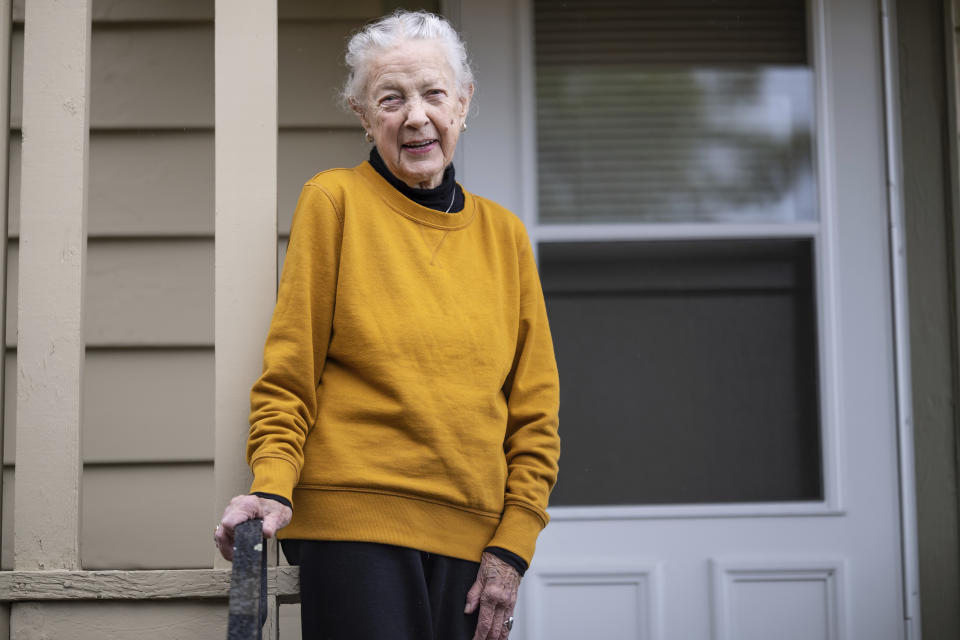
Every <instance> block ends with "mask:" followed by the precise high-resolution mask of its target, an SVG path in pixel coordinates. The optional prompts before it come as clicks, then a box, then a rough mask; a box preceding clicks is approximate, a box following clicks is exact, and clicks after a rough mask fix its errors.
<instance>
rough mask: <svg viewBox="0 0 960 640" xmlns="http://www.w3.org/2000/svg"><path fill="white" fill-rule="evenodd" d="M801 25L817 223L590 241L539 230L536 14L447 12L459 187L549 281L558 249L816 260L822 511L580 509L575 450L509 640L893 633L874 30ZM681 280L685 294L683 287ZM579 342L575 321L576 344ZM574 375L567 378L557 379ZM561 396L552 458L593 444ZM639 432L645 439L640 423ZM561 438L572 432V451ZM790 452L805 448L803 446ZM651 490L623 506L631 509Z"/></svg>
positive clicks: (889, 407) (631, 333)
mask: <svg viewBox="0 0 960 640" xmlns="http://www.w3.org/2000/svg"><path fill="white" fill-rule="evenodd" d="M641 4H642V3H639V2H638V3H633V4H631V6H634V5H638V6H639V5H641ZM807 12H808V24H809V25H810V26H809V29H808V32H809V41H810V43H811V44H810V51H811V58H812V60H813V68H814V69H815V70H816V73H815V76H814V78H813V80H812V82H813V84H814V103H815V106H816V109H815V122H816V128H815V138H814V144H813V152H812V162H813V167H814V169H813V171H814V174H815V183H816V192H815V195H814V196H813V197H814V198H815V207H816V215H806V214H804V215H803V216H801V217H803V218H804V219H805V220H808V221H809V222H808V223H807V225H806V226H794V227H789V221H787V226H786V227H784V226H780V227H777V228H773V227H772V226H769V225H768V226H764V225H762V224H747V225H742V226H739V227H733V226H729V225H728V226H726V227H723V224H714V225H713V226H711V224H707V223H702V224H693V225H691V224H690V222H689V221H687V222H684V223H678V224H672V223H670V222H664V221H663V220H658V221H657V223H656V224H653V225H644V224H633V223H631V224H624V223H622V221H621V223H618V224H615V225H613V226H607V227H604V226H603V225H602V224H599V225H597V224H590V223H587V224H584V223H582V221H578V223H577V224H579V225H580V227H579V228H578V229H574V228H572V227H573V226H574V224H573V223H571V224H568V225H566V226H564V225H562V224H557V223H555V222H551V223H550V224H540V221H538V211H537V206H536V205H537V200H538V197H537V193H536V192H537V184H538V182H537V180H536V171H537V169H538V163H537V151H536V150H537V137H536V125H537V119H536V114H537V110H536V105H535V103H534V98H533V96H534V87H535V81H536V77H535V73H534V70H533V69H534V65H533V61H534V52H533V51H532V49H531V43H532V42H533V41H534V38H533V35H534V34H533V29H532V26H531V25H532V23H531V6H530V4H529V3H527V2H520V3H514V2H511V1H509V0H484V1H483V2H479V1H474V0H463V1H462V4H461V6H460V11H459V15H460V16H461V21H462V28H463V30H464V33H465V36H466V39H467V43H468V46H469V47H470V49H471V54H472V57H473V59H474V60H475V61H476V64H477V68H478V69H479V70H480V75H479V82H480V87H481V89H480V90H479V91H478V93H477V96H476V101H477V114H476V116H475V117H474V119H473V121H472V122H471V125H470V130H469V132H468V134H467V135H466V136H464V138H463V139H462V142H461V145H462V146H463V158H464V161H463V171H462V172H461V175H462V179H463V183H464V185H465V186H466V187H467V188H468V189H471V190H473V191H475V192H476V193H479V194H481V195H483V196H486V197H490V198H492V199H494V200H498V201H500V202H501V203H503V204H505V205H506V206H508V207H511V208H512V209H513V210H514V211H515V212H516V213H517V214H518V215H520V216H521V218H523V219H524V221H525V222H526V223H527V226H528V229H529V231H530V235H531V238H532V239H533V240H534V242H536V243H538V248H539V250H540V255H541V268H542V269H543V270H544V273H545V275H546V276H547V277H545V281H546V280H547V279H548V278H550V277H551V276H550V275H549V274H548V273H547V270H549V269H550V268H551V267H550V265H549V262H550V260H551V251H554V250H555V249H556V248H557V247H556V246H555V245H551V246H549V247H548V246H547V245H546V244H542V243H546V242H551V243H552V242H554V241H557V240H562V241H563V242H569V243H578V242H581V243H582V242H584V241H586V240H588V239H593V240H597V239H598V238H599V239H603V240H620V241H630V242H652V241H658V242H662V241H680V240H685V241H686V240H691V239H693V240H711V241H713V240H717V239H718V238H721V239H727V240H735V241H768V240H769V239H770V238H773V237H787V238H794V239H797V238H801V239H803V238H806V239H807V240H803V242H809V244H808V245H807V246H809V247H812V249H811V250H810V251H811V258H810V263H811V265H812V266H810V271H809V272H808V275H809V277H810V278H811V279H812V290H813V291H815V300H816V313H815V315H816V317H815V325H816V326H815V334H816V351H815V353H814V354H811V353H810V348H809V345H808V346H804V345H802V344H801V345H799V346H797V347H796V348H797V349H800V350H802V351H804V353H806V355H807V356H808V357H813V356H815V357H816V364H815V365H814V366H815V368H816V370H817V375H816V382H817V385H818V387H817V393H816V394H814V395H815V400H814V402H815V403H817V404H818V405H819V407H818V408H819V422H817V417H816V416H813V417H810V416H807V417H800V418H798V424H802V425H803V426H804V427H805V428H808V429H809V428H811V425H812V428H813V429H814V430H815V431H816V430H818V437H817V438H814V440H813V442H814V447H816V445H817V443H818V444H819V457H820V460H819V467H820V469H821V471H822V492H821V493H822V495H819V496H818V495H812V497H811V494H810V493H809V492H808V493H805V494H803V495H801V496H800V497H799V499H794V500H790V501H785V500H778V499H775V498H774V499H771V498H764V499H762V500H761V501H759V502H749V501H739V502H730V503H728V502H723V501H721V500H718V499H717V498H716V497H713V498H710V500H711V502H700V503H697V502H696V501H695V500H694V501H691V500H689V499H687V498H680V499H677V498H673V499H672V500H668V501H666V502H665V503H656V504H655V501H654V500H651V499H650V498H644V497H641V498H631V500H634V502H633V503H632V504H625V503H624V502H623V500H618V501H616V502H618V503H619V504H616V506H610V504H611V503H612V502H614V500H612V499H611V500H607V501H605V500H603V498H602V497H601V498H599V499H595V500H593V501H592V502H591V503H589V504H587V500H586V498H584V497H582V496H583V495H588V494H590V491H591V489H595V488H596V487H593V488H591V487H589V486H588V487H586V488H585V487H584V486H583V485H589V483H590V477H589V474H584V473H577V472H576V470H573V471H571V472H569V478H570V479H569V480H567V477H568V476H567V475H565V472H566V469H565V463H566V462H567V461H568V460H572V461H575V460H576V459H577V457H578V456H579V455H581V454H582V451H580V449H581V448H582V447H586V445H581V446H579V447H577V449H578V450H577V451H574V452H571V453H569V455H568V454H567V453H565V455H564V457H563V458H562V459H561V463H560V468H561V470H560V477H561V480H560V482H561V486H562V484H563V483H564V482H571V483H576V484H577V485H578V486H577V487H576V489H575V490H573V491H572V492H570V493H569V494H568V495H569V496H571V497H570V498H569V499H561V502H565V504H564V505H554V506H552V507H551V509H550V513H551V517H552V522H551V524H550V525H549V526H548V527H547V529H546V530H545V531H544V533H543V534H542V536H541V538H540V541H539V543H538V550H537V555H536V558H535V559H534V562H533V565H532V567H531V569H530V571H529V572H528V574H527V577H526V578H525V579H524V583H523V585H522V588H521V601H520V605H519V608H518V611H517V614H516V617H517V626H516V627H515V629H514V632H513V634H512V635H511V637H512V638H513V639H514V640H517V639H520V640H566V639H568V638H569V639H574V638H576V639H578V640H579V639H582V638H588V637H590V638H604V639H606V638H614V639H619V638H657V639H660V638H668V639H671V640H697V639H708V638H712V639H716V640H727V639H730V640H733V639H736V640H753V639H754V638H757V639H760V638H771V637H776V638H778V639H779V638H788V639H793V638H797V639H801V638H802V639H803V640H807V639H810V638H813V639H819V638H826V639H830V640H838V639H845V638H869V639H870V640H896V639H899V638H902V637H903V633H904V631H903V629H904V611H903V589H902V576H901V568H900V567H901V555H900V530H899V509H898V475H897V468H898V466H897V448H896V416H895V406H894V397H895V396H894V362H893V335H892V322H891V316H890V309H891V300H890V288H891V284H890V282H889V271H890V270H889V250H888V237H887V228H886V211H887V209H886V206H887V203H886V191H885V172H884V165H883V157H884V154H883V151H884V147H883V140H884V138H883V136H884V126H883V112H882V104H883V100H882V85H881V77H882V69H881V52H880V46H879V45H880V34H879V25H880V20H879V16H878V15H877V6H876V3H874V2H871V1H870V0H851V1H849V2H842V3H841V2H833V1H831V0H817V1H811V2H809V3H808V7H807ZM721 227H723V228H721ZM544 258H546V260H544ZM554 266H555V265H554ZM620 275H621V276H623V271H621V273H620ZM625 277H626V276H625ZM687 278H688V280H683V279H681V280H683V281H685V282H686V281H689V279H690V278H694V276H687ZM587 284H588V285H589V284H590V283H589V282H588V283H587ZM548 295H549V293H548ZM637 313H641V312H639V311H638V312H637ZM674 313H682V312H681V311H675V312H674ZM557 315H558V320H557V322H558V327H559V325H560V324H561V323H569V318H567V319H564V318H561V317H560V316H563V315H564V313H563V312H557ZM788 316H789V314H786V315H784V317H788ZM591 328H592V327H591V324H590V318H589V317H588V318H586V319H585V320H583V331H584V332H589V331H590V329H591ZM617 330H618V331H622V332H623V334H624V344H628V345H631V348H634V347H637V346H638V345H641V346H642V345H643V343H644V339H648V340H656V338H657V337H656V336H648V335H647V332H644V331H639V330H637V329H636V327H633V329H632V330H631V328H630V327H627V328H624V327H619V328H617ZM812 330H813V329H811V330H810V331H812ZM571 331H573V334H574V335H575V336H576V337H577V338H578V339H580V340H582V341H583V344H584V345H585V348H586V347H589V345H590V338H589V334H588V333H586V334H585V335H586V337H585V335H577V334H576V330H575V327H574V328H573V329H571V328H570V327H565V328H564V329H563V333H565V334H570V333H571ZM648 331H649V330H648ZM808 333H809V331H808ZM718 339H719V338H718ZM557 350H558V353H560V354H561V360H562V357H563V356H562V354H563V352H564V350H567V351H568V352H570V350H569V349H568V348H567V346H566V345H564V344H560V343H558V344H557ZM706 364H707V365H709V361H706ZM577 366H578V363H577V362H575V361H571V362H566V363H562V367H561V377H564V376H566V375H567V374H566V373H565V372H567V371H571V370H575V369H576V368H577ZM594 366H597V364H596V363H594ZM571 375H575V374H571ZM647 384H649V382H647ZM626 387H629V385H626ZM626 387H625V388H626ZM757 388H758V389H762V387H761V386H760V385H758V387H757ZM758 393H760V391H758ZM570 395H571V392H569V391H568V392H567V393H566V394H565V396H564V398H562V400H561V427H560V431H561V437H564V438H565V446H566V445H567V444H568V443H575V442H577V441H581V442H595V440H591V438H592V434H591V433H590V431H589V430H588V428H589V425H586V426H584V425H583V424H581V423H583V422H584V421H585V418H582V417H581V418H577V420H574V419H573V417H571V419H570V421H567V420H565V416H566V415H567V412H570V415H571V416H572V415H573V414H574V413H577V412H581V413H583V414H585V415H586V416H588V417H589V415H590V410H586V411H585V410H584V409H583V408H582V407H577V408H575V409H568V407H569V406H570V404H571V402H575V400H571V398H570V397H569V396H570ZM764 399H765V400H768V398H764ZM690 401H696V399H695V398H692V399H690ZM678 402H679V400H678ZM781 402H782V401H781ZM592 409H593V414H594V416H595V420H596V421H603V420H604V419H605V418H606V417H608V416H609V415H611V413H610V412H608V411H607V410H606V408H605V407H603V406H597V407H593V408H592ZM635 428H636V429H638V430H643V429H648V430H652V429H655V428H656V425H652V424H649V421H646V422H645V421H644V419H643V416H638V417H637V419H636V426H635ZM569 429H577V432H576V433H572V434H569V435H567V433H566V432H565V430H569ZM752 441H753V442H755V443H756V442H758V441H759V440H758V437H755V438H753V439H752ZM805 442H807V443H808V444H806V445H802V446H807V447H809V446H810V445H809V442H811V440H810V439H809V438H808V439H807V440H806V441H805ZM767 450H769V445H764V446H761V447H759V450H758V455H763V453H764V452H765V451H767ZM565 451H566V450H565ZM600 453H602V452H600ZM607 453H609V452H607ZM814 457H815V458H816V456H814ZM610 464H611V466H613V467H614V469H613V473H612V474H610V475H611V478H612V479H609V478H608V479H607V480H605V482H621V483H640V482H643V477H644V468H643V467H642V466H640V465H639V464H638V460H637V459H636V457H634V458H632V459H631V458H630V457H627V458H626V459H622V458H620V459H614V461H613V462H612V463H610ZM646 464H647V465H649V464H652V463H651V462H647V463H646ZM722 469H723V467H722V465H720V466H718V467H717V469H716V470H714V471H713V473H723V471H722ZM607 471H609V470H607ZM763 473H766V472H763ZM761 475H762V474H761ZM663 477H664V478H669V476H663ZM759 482H762V480H760V481H759ZM662 484H668V482H667V481H663V482H662ZM669 488H670V487H669V486H667V489H669ZM647 489H648V487H639V489H638V490H636V491H633V492H632V493H631V492H626V493H625V495H633V496H644V495H645V494H644V491H645V490H647ZM561 491H564V492H566V489H562V490H561ZM602 492H603V491H600V493H602ZM668 494H669V492H667V495H668ZM814 494H816V492H814ZM562 495H563V494H561V493H558V496H562ZM681 502H683V503H682V504H681ZM604 503H606V504H604ZM590 504H593V505H595V506H590ZM567 505H569V506H567Z"/></svg>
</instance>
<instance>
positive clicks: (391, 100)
mask: <svg viewBox="0 0 960 640" xmlns="http://www.w3.org/2000/svg"><path fill="white" fill-rule="evenodd" d="M380 104H381V105H383V106H385V107H389V106H393V105H397V104H400V96H385V97H383V98H380Z"/></svg>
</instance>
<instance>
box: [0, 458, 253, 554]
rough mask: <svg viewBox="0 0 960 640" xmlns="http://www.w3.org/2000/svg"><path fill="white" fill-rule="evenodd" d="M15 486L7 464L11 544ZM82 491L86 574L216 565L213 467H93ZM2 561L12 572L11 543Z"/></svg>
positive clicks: (6, 530)
mask: <svg viewBox="0 0 960 640" xmlns="http://www.w3.org/2000/svg"><path fill="white" fill-rule="evenodd" d="M240 455H242V452H241V453H240ZM14 482H15V479H14V473H13V467H4V475H3V493H4V500H3V536H4V540H12V539H13V538H12V536H13V527H12V525H11V517H10V516H11V515H12V510H13V485H14ZM82 486H83V490H82V507H81V513H82V523H81V529H80V559H81V562H82V565H83V568H84V569H201V568H205V567H209V566H210V561H211V559H212V554H211V553H210V551H211V549H212V548H213V546H212V545H213V528H214V525H215V524H216V522H211V521H210V504H211V503H212V501H213V465H212V464H158V465H117V466H109V465H107V466H104V465H87V466H86V467H85V468H84V471H83V485H82ZM8 498H9V500H8ZM7 536H10V537H7ZM0 563H2V564H0V566H2V568H3V569H5V570H6V569H11V568H12V567H13V548H12V545H8V544H4V545H3V551H2V556H0Z"/></svg>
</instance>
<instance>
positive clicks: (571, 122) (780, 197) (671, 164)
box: [537, 65, 816, 223]
mask: <svg viewBox="0 0 960 640" xmlns="http://www.w3.org/2000/svg"><path fill="white" fill-rule="evenodd" d="M537 127H538V131H537V138H538V171H539V210H540V220H541V222H545V223H549V222H593V223H596V222H623V221H630V222H778V221H787V222H789V221H804V220H813V219H815V218H816V209H815V198H814V178H813V166H812V151H811V146H812V136H811V132H812V131H813V127H814V116H813V74H812V71H811V70H810V69H809V68H807V67H802V66H754V67H745V68H731V67H729V66H728V67H718V68H700V67H691V68H685V67H661V68H657V69H650V68H640V67H638V66H635V65H632V68H630V67H624V66H623V65H604V66H598V65H589V66H579V65H573V66H571V65H559V66H541V67H539V68H538V71H537Z"/></svg>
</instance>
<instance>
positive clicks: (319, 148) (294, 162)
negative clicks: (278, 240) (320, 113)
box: [277, 124, 370, 235]
mask: <svg viewBox="0 0 960 640" xmlns="http://www.w3.org/2000/svg"><path fill="white" fill-rule="evenodd" d="M369 153H370V145H369V144H367V143H366V142H364V140H363V130H362V129H361V128H360V126H359V124H358V125H357V126H356V127H355V128H351V129H348V130H334V129H328V130H322V129H294V130H287V131H281V132H280V148H279V157H278V164H279V175H278V177H277V206H278V209H277V228H278V229H279V232H280V234H281V235H286V234H288V233H289V232H290V222H291V220H292V219H293V210H294V208H295V207H296V205H297V198H299V197H300V189H301V188H302V187H303V183H304V182H306V181H307V180H308V179H310V177H311V176H313V175H314V174H315V173H317V172H319V171H323V170H324V169H329V168H331V167H352V166H354V165H356V164H359V163H360V162H362V161H364V160H366V158H367V154H369Z"/></svg>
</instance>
